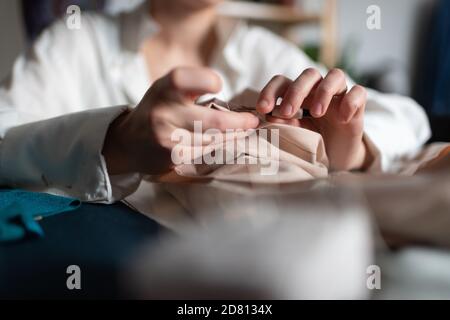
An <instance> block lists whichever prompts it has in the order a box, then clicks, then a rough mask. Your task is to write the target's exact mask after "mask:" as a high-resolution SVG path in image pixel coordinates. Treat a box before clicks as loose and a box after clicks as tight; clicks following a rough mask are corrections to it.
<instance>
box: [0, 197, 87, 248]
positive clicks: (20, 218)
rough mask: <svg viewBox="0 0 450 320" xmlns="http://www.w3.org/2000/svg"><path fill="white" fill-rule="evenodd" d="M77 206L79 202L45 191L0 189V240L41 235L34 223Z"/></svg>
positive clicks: (0, 241)
mask: <svg viewBox="0 0 450 320" xmlns="http://www.w3.org/2000/svg"><path fill="white" fill-rule="evenodd" d="M80 206H81V201H80V200H77V199H72V198H66V197H58V196H53V195H50V194H45V193H35V192H27V191H22V190H0V243H3V242H12V241H18V240H22V239H24V238H25V237H26V236H28V235H34V236H37V237H42V236H43V235H44V232H43V230H42V228H41V226H40V225H39V223H38V222H37V219H39V218H46V217H49V216H52V215H55V214H59V213H63V212H69V211H72V210H75V209H77V208H79V207H80Z"/></svg>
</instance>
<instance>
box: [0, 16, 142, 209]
mask: <svg viewBox="0 0 450 320" xmlns="http://www.w3.org/2000/svg"><path fill="white" fill-rule="evenodd" d="M83 27H84V30H83V29H82V30H79V31H77V32H79V33H76V32H73V33H71V32H70V31H68V30H67V29H66V28H65V25H64V23H62V22H60V23H59V24H57V25H55V26H53V27H52V28H50V30H48V31H46V32H44V34H43V35H42V36H41V37H40V38H39V40H38V41H37V42H36V44H34V46H33V47H32V48H31V49H30V51H29V52H28V53H27V55H23V56H21V57H20V58H19V59H18V60H17V62H16V63H15V65H14V68H13V71H12V74H11V76H10V77H9V78H8V79H7V80H6V81H5V82H4V84H3V85H2V86H1V87H0V186H3V187H5V186H6V187H12V188H26V189H29V190H35V191H49V192H53V193H58V194H63V195H68V196H72V197H77V198H79V199H81V200H82V201H87V202H98V203H112V202H114V201H116V200H120V199H122V198H124V197H125V196H127V195H129V194H130V193H132V192H134V190H135V189H136V188H137V186H138V185H139V183H140V176H139V175H129V176H127V177H114V178H111V179H110V177H109V175H108V172H107V168H106V163H105V161H104V159H103V156H102V154H101V152H102V149H103V143H104V139H105V136H106V133H107V130H108V127H109V125H110V123H111V122H112V121H113V120H114V119H115V118H116V117H117V116H118V115H120V114H121V113H122V112H123V111H124V110H125V109H126V108H127V107H126V106H117V107H110V108H101V109H91V110H87V109H86V107H88V105H86V104H87V103H89V102H90V101H89V98H88V97H87V96H88V93H86V94H85V95H83V94H84V92H83V90H80V88H81V87H82V85H81V84H80V83H81V82H83V81H86V80H87V79H88V78H89V77H95V76H96V75H95V72H96V71H95V70H96V69H95V64H96V59H98V58H95V56H96V52H95V49H94V48H93V45H92V44H91V42H90V36H89V35H88V33H89V27H88V24H84V25H83ZM75 46H78V47H79V48H83V54H81V55H80V54H77V53H75V51H77V50H73V49H74V47H75ZM78 52H79V51H78ZM81 69H82V70H81ZM93 85H94V84H93ZM99 90H100V88H99ZM92 107H101V105H98V106H92ZM111 180H112V181H113V182H114V181H115V182H116V183H117V188H116V187H115V186H114V185H111Z"/></svg>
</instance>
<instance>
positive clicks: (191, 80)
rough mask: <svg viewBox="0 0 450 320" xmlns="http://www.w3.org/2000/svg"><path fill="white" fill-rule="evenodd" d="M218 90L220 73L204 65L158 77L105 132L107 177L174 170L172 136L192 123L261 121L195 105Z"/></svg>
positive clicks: (231, 125) (247, 125)
mask: <svg viewBox="0 0 450 320" xmlns="http://www.w3.org/2000/svg"><path fill="white" fill-rule="evenodd" d="M220 89H221V81H220V78H219V76H218V75H217V74H216V73H214V72H213V71H212V70H210V69H206V68H187V67H183V68H177V69H174V70H173V71H171V72H170V73H169V74H168V75H166V76H165V77H163V78H161V79H159V80H157V81H156V82H155V83H154V84H153V85H152V87H151V88H150V89H149V90H148V91H147V93H146V94H145V96H144V98H143V99H142V100H141V102H140V103H139V104H138V106H137V107H136V108H135V109H133V110H131V111H128V112H126V113H124V114H122V115H121V116H119V117H118V118H117V119H116V120H115V121H114V122H113V123H112V124H111V126H110V128H109V130H108V133H107V135H106V139H105V144H104V148H103V155H104V157H105V159H106V163H107V166H108V173H109V174H111V175H118V174H127V173H136V172H138V173H143V174H150V175H158V174H164V173H167V172H168V171H170V170H171V169H172V168H173V166H174V165H173V162H172V157H171V154H172V148H173V147H174V146H175V145H176V144H177V143H176V142H174V141H173V139H172V134H173V132H174V131H175V130H177V129H182V130H184V131H185V132H186V133H187V134H190V135H192V136H193V134H194V121H201V124H202V129H203V132H204V131H205V130H208V129H212V128H214V129H218V130H220V131H222V132H225V131H226V130H227V129H244V130H246V129H253V128H256V127H257V126H258V124H259V119H258V118H257V117H256V116H254V115H253V114H250V113H236V112H221V111H217V110H212V109H208V108H205V107H201V106H198V105H195V104H194V101H195V100H196V99H197V98H198V97H199V96H201V95H203V94H206V93H217V92H218V91H220Z"/></svg>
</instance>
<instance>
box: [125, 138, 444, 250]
mask: <svg viewBox="0 0 450 320" xmlns="http://www.w3.org/2000/svg"><path fill="white" fill-rule="evenodd" d="M399 172H400V174H389V175H386V174H367V173H360V174H355V173H333V174H331V175H329V176H328V177H326V178H322V179H312V180H303V181H298V182H291V183H280V184H277V185H276V184H256V183H255V184H246V183H239V182H232V181H221V180H209V181H206V180H194V181H192V180H190V181H189V183H158V184H156V183H151V182H148V181H144V182H143V183H142V185H141V187H140V188H139V190H138V191H137V192H136V193H135V194H134V195H132V196H131V197H129V198H127V203H128V204H129V205H132V206H133V207H134V208H135V209H136V210H137V211H139V212H141V213H143V214H145V215H147V216H149V217H150V218H152V219H155V220H156V221H158V222H159V223H161V224H162V225H164V226H166V227H168V228H170V229H172V230H174V231H176V232H179V233H183V232H184V231H185V230H186V229H189V228H191V227H192V226H194V225H196V226H207V225H208V223H209V222H208V221H214V220H217V219H220V220H226V221H229V222H230V223H236V222H237V223H241V222H242V221H243V220H244V221H251V223H252V224H255V225H256V224H259V223H264V219H266V218H265V217H264V216H261V212H260V210H259V209H258V205H257V204H258V203H259V202H260V199H271V201H270V203H272V207H271V208H270V211H271V212H273V213H274V214H283V212H285V211H286V208H292V207H297V208H300V207H305V204H308V207H309V208H310V210H312V211H317V210H319V209H320V206H322V205H323V204H329V205H334V206H336V208H339V207H340V206H341V205H342V204H344V205H347V203H348V202H355V201H362V202H363V203H365V205H366V206H367V208H368V209H369V210H370V212H371V213H372V215H373V217H374V222H375V226H377V227H378V228H379V230H380V231H381V233H383V234H384V235H385V236H388V239H400V240H401V241H404V242H405V243H407V244H410V243H427V244H430V245H436V246H446V247H450V201H449V199H450V185H449V183H450V144H433V145H431V146H428V147H426V148H424V150H423V151H422V152H421V153H420V154H418V155H417V157H415V158H413V159H404V160H403V164H402V165H401V166H399ZM358 199H359V200H358ZM249 200H250V201H249ZM252 203H253V204H252ZM304 212H305V211H304V210H300V209H299V210H298V214H303V213H304Z"/></svg>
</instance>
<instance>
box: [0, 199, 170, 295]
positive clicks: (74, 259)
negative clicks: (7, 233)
mask: <svg viewBox="0 0 450 320" xmlns="http://www.w3.org/2000/svg"><path fill="white" fill-rule="evenodd" d="M40 223H41V226H42V228H43V229H44V232H45V237H44V238H41V239H27V240H26V241H22V242H20V243H12V244H6V245H0V298H6V299H9V298H25V299H29V298H62V299H66V298H68V299H71V298H87V299H91V298H120V289H119V283H118V277H119V275H120V273H121V272H122V271H123V270H122V269H123V266H124V264H125V263H126V262H127V260H128V259H129V258H130V256H131V255H132V254H133V253H134V251H135V250H137V249H138V248H139V247H140V246H141V245H143V244H145V243H147V241H151V240H152V239H153V238H155V237H157V236H158V234H159V233H160V232H162V231H164V230H163V229H162V228H161V227H160V226H159V225H158V224H157V223H156V222H154V221H152V220H150V219H149V218H147V217H145V216H143V215H141V214H139V213H136V212H134V211H132V210H130V209H129V208H128V207H126V206H125V205H123V204H116V205H112V206H104V205H83V206H82V207H81V208H80V209H78V210H76V211H73V212H69V213H65V214H61V215H56V216H53V217H49V218H46V219H44V220H43V221H41V222H40ZM71 265H77V266H79V267H80V269H81V285H82V288H81V290H74V291H70V290H68V289H67V285H66V281H67V278H68V277H69V276H70V275H69V274H67V273H66V271H67V268H68V266H71Z"/></svg>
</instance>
